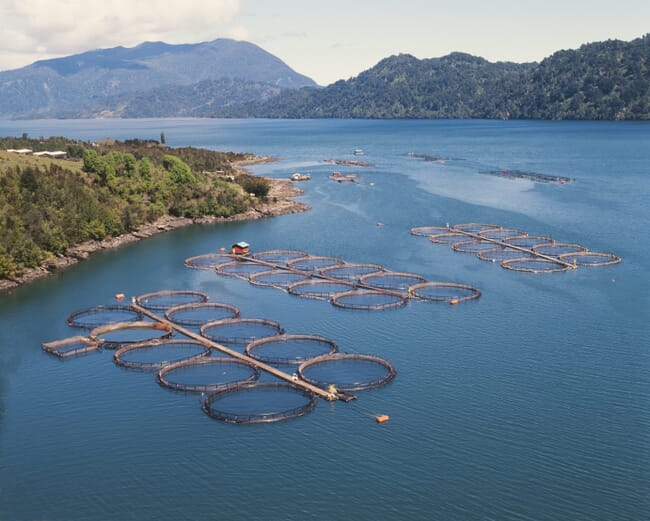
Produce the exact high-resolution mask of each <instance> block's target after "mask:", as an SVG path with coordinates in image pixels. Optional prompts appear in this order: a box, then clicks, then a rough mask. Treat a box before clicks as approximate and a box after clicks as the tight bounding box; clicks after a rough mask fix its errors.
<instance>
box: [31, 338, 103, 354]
mask: <svg viewBox="0 0 650 521" xmlns="http://www.w3.org/2000/svg"><path fill="white" fill-rule="evenodd" d="M41 348H42V349H43V351H45V352H47V353H50V354H51V355H54V356H57V357H59V358H69V357H71V356H76V355H80V354H82V353H89V352H90V351H96V350H97V349H99V342H97V341H96V340H93V339H92V338H87V337H85V336H73V337H70V338H64V339H63V340H54V341H52V342H44V343H43V344H41Z"/></svg>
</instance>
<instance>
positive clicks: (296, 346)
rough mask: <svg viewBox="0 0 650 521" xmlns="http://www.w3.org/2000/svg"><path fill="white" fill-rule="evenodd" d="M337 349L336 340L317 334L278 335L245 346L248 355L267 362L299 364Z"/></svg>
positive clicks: (334, 351)
mask: <svg viewBox="0 0 650 521" xmlns="http://www.w3.org/2000/svg"><path fill="white" fill-rule="evenodd" d="M337 351H338V347H337V345H336V342H334V341H332V340H329V339H328V338H324V337H321V336H317V335H278V336H272V337H269V338H263V339H261V340H256V341H255V342H251V343H250V344H248V345H247V346H246V354H247V355H248V356H250V357H251V358H254V359H255V360H257V361H259V362H264V363H267V364H301V363H303V362H305V361H307V360H311V359H312V358H316V357H317V356H322V355H326V354H333V353H336V352H337Z"/></svg>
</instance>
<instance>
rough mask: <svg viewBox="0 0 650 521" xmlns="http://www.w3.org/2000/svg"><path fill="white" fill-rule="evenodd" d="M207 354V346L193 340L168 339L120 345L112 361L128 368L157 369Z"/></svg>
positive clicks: (208, 349)
mask: <svg viewBox="0 0 650 521" xmlns="http://www.w3.org/2000/svg"><path fill="white" fill-rule="evenodd" d="M209 354H210V348H209V347H206V346H204V345H203V344H200V343H198V342H195V341H194V340H178V339H168V340H162V341H154V342H139V343H136V344H130V345H127V346H124V347H121V348H120V349H118V350H117V351H115V353H114V354H113V362H115V363H116V364H117V365H119V366H122V367H127V368H129V369H138V370H141V371H153V370H156V371H157V370H158V369H161V368H163V367H165V366H168V365H170V364H175V363H180V362H189V361H191V360H197V359H200V358H203V357H205V356H208V355H209Z"/></svg>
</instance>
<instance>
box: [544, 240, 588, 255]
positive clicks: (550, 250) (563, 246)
mask: <svg viewBox="0 0 650 521" xmlns="http://www.w3.org/2000/svg"><path fill="white" fill-rule="evenodd" d="M532 249H533V251H534V252H535V253H541V254H542V255H550V256H553V257H558V256H560V255H562V254H563V253H576V252H581V251H587V248H585V247H584V246H582V245H580V244H570V243H566V242H556V243H554V244H540V245H538V246H533V248H532Z"/></svg>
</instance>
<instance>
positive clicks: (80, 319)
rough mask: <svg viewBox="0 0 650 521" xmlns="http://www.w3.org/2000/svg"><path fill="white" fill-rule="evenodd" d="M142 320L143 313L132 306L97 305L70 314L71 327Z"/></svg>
mask: <svg viewBox="0 0 650 521" xmlns="http://www.w3.org/2000/svg"><path fill="white" fill-rule="evenodd" d="M137 320H142V313H140V312H139V311H136V310H135V309H133V308H132V307H131V306H124V305H114V306H96V307H92V308H87V309H82V310H79V311H75V312H74V313H71V314H70V316H68V319H67V323H68V325H69V326H70V327H76V328H80V329H93V328H95V327H99V326H103V325H107V324H115V323H116V322H133V321H137Z"/></svg>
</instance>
